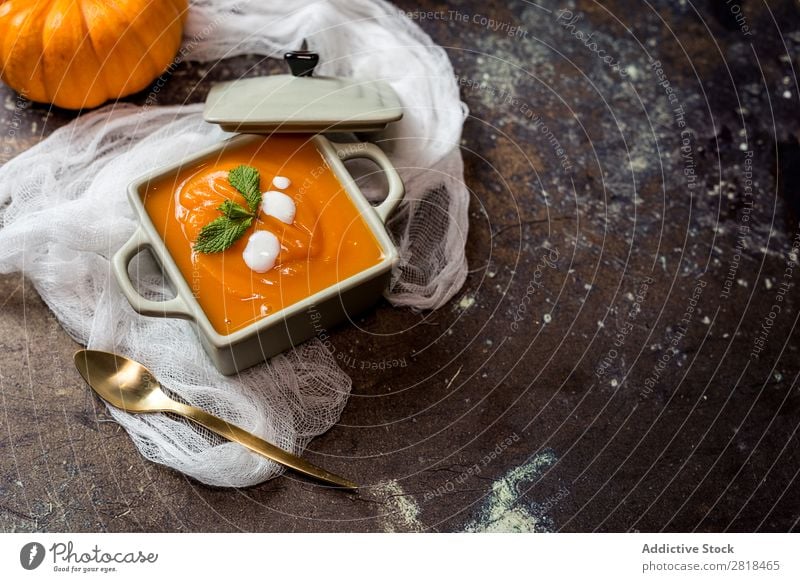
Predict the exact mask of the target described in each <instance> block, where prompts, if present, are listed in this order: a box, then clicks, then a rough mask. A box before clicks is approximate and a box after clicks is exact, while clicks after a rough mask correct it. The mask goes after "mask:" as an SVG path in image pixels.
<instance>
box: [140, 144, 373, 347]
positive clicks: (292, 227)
mask: <svg viewBox="0 0 800 582" xmlns="http://www.w3.org/2000/svg"><path fill="white" fill-rule="evenodd" d="M242 166H246V169H247V170H249V171H251V177H252V179H253V180H254V181H255V183H256V184H257V186H258V190H257V191H256V195H257V203H256V204H257V208H252V204H253V199H252V198H251V197H250V196H247V195H245V194H243V193H242V191H241V190H240V189H239V187H238V183H237V182H236V180H231V179H230V175H231V172H232V171H233V172H239V170H241V169H242ZM256 170H257V174H256V172H255V171H256ZM234 184H237V186H236V187H235V186H234ZM259 191H260V193H259ZM259 194H260V195H259ZM143 202H144V206H145V208H146V210H147V213H148V215H149V216H150V219H151V220H152V222H153V225H154V226H155V228H156V230H157V231H158V233H159V235H160V236H161V237H162V239H163V240H164V243H165V244H166V246H167V249H168V250H169V252H170V254H171V255H172V258H173V259H174V260H175V263H176V264H177V265H178V267H179V268H180V270H181V272H182V273H183V276H184V278H185V279H186V282H187V283H188V285H189V287H190V289H191V290H192V293H193V294H194V296H195V297H196V298H197V300H198V302H199V303H200V305H201V307H202V308H203V311H204V312H205V313H206V315H207V316H208V319H209V320H210V322H211V324H212V325H213V327H214V329H215V330H216V331H217V332H218V333H220V334H223V335H227V334H230V333H232V332H234V331H237V330H239V329H242V328H243V327H246V326H247V325H249V324H251V323H253V322H254V321H256V320H258V319H260V318H262V317H265V316H268V315H271V314H273V313H275V312H277V311H278V310H280V309H282V308H285V307H288V306H290V305H292V304H294V303H296V302H298V301H300V300H302V299H305V298H306V297H309V296H310V295H313V294H314V293H317V292H318V291H321V290H323V289H325V288H327V287H330V286H331V285H334V284H336V283H338V282H340V281H343V280H345V279H347V278H348V277H351V276H353V275H355V274H357V273H359V272H361V271H363V270H365V269H368V268H369V267H372V266H374V265H376V264H378V263H379V262H380V261H381V259H382V258H383V253H382V251H381V248H380V246H379V244H378V242H377V241H376V239H375V237H374V235H373V234H372V232H371V231H370V229H369V226H368V225H367V224H366V223H365V221H364V219H363V218H362V216H361V214H360V212H359V210H358V209H357V208H356V206H355V205H354V204H353V202H352V201H351V200H350V197H349V196H348V194H347V192H346V191H345V190H344V188H343V187H342V185H341V183H340V182H339V181H338V179H337V178H336V176H335V175H334V174H333V172H332V171H331V170H330V168H328V166H327V164H326V162H325V160H324V158H323V157H322V154H321V153H320V152H319V151H318V150H317V148H316V147H315V146H314V144H313V143H312V142H311V141H310V140H309V138H308V136H296V135H281V136H272V137H265V138H263V139H261V140H254V141H253V142H250V143H248V144H246V145H243V146H239V147H236V148H231V149H230V150H224V151H223V152H222V153H220V155H219V156H218V157H217V158H216V159H214V160H210V161H206V162H205V163H201V164H199V165H196V166H193V167H190V168H184V169H183V170H181V171H180V172H178V174H177V175H173V176H172V177H169V178H162V179H161V180H158V181H154V182H152V183H151V184H149V185H148V187H147V189H146V191H145V193H144V196H143ZM231 208H234V209H238V210H236V212H239V213H240V215H241V217H240V216H239V215H236V212H233V214H229V213H231V212H232V211H231V210H230V209H231ZM251 211H252V215H250V214H249V213H250V212H251ZM223 215H225V216H229V215H231V216H233V219H232V220H239V222H236V223H235V224H236V225H238V226H237V227H236V228H238V231H236V232H235V233H234V234H233V235H232V236H231V237H230V238H229V240H227V241H226V244H225V245H221V247H220V248H223V247H224V250H222V251H219V252H207V251H208V249H209V248H210V246H209V245H207V244H203V245H198V244H197V241H198V237H200V236H201V231H203V235H206V234H208V232H207V231H208V230H209V228H211V229H213V227H209V226H208V225H210V224H211V223H214V222H215V221H217V223H219V222H220V221H221V220H222V219H221V218H220V217H222V216H223ZM239 218H240V219H239ZM231 224H233V222H231ZM233 239H235V242H233V243H231V242H230V240H233ZM206 242H208V241H204V243H206ZM198 246H199V248H201V249H203V251H204V252H200V251H199V250H198V249H197V248H195V247H198ZM211 246H213V245H211Z"/></svg>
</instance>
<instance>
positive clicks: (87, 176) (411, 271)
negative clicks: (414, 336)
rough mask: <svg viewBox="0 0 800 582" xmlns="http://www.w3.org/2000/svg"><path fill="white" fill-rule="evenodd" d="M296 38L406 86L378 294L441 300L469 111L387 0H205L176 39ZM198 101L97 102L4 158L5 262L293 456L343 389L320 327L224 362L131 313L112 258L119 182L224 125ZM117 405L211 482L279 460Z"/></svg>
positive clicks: (325, 55)
mask: <svg viewBox="0 0 800 582" xmlns="http://www.w3.org/2000/svg"><path fill="white" fill-rule="evenodd" d="M303 39H306V40H307V42H308V46H309V49H311V50H314V51H316V52H318V53H319V54H320V55H321V65H320V67H319V69H318V70H319V72H320V73H321V74H326V75H336V76H345V77H354V78H357V79H382V80H384V81H386V82H388V83H389V84H391V85H392V87H393V88H394V89H395V91H396V92H397V93H398V95H399V96H400V99H401V101H402V103H403V105H404V113H405V115H404V118H403V120H402V121H401V122H399V123H396V124H394V125H393V126H392V127H391V129H390V130H388V131H387V132H386V133H384V134H382V135H381V136H379V138H378V139H379V143H380V145H381V147H383V148H384V150H385V151H386V152H387V153H388V154H389V155H390V157H391V159H392V161H393V163H394V164H395V166H396V167H397V168H398V170H399V172H400V174H401V176H402V177H403V180H404V182H405V184H406V190H407V193H406V199H405V201H404V203H403V204H402V206H401V207H400V209H399V211H398V212H397V214H396V215H395V216H394V217H393V219H392V220H391V222H390V229H391V231H392V233H393V236H394V238H395V240H396V242H397V244H398V246H399V248H400V253H401V257H402V258H401V264H400V268H399V269H398V270H397V272H396V273H395V275H394V277H393V283H392V286H391V288H390V289H389V291H388V292H387V297H388V299H389V300H390V301H391V302H392V303H393V304H395V305H405V306H410V307H412V308H420V309H427V308H436V307H438V306H440V305H442V304H443V303H444V302H445V301H447V300H448V299H449V298H450V297H452V295H453V294H454V293H455V292H456V291H457V290H458V289H459V288H460V287H461V285H462V284H463V282H464V279H465V277H466V272H467V268H466V261H465V258H464V244H465V239H466V234H467V205H468V194H467V190H466V187H465V186H464V184H463V170H462V161H461V155H460V152H459V147H458V146H459V140H460V136H461V127H462V124H463V121H464V118H465V115H466V110H465V108H464V107H463V105H462V104H461V102H460V100H459V95H458V88H457V85H456V82H455V80H454V75H453V70H452V67H451V65H450V62H449V60H448V58H447V55H446V54H445V52H444V50H443V49H442V48H440V47H438V46H436V45H434V44H433V42H432V41H431V39H430V38H429V37H428V36H427V35H426V34H425V33H423V32H422V31H421V30H420V29H419V28H418V27H417V26H416V25H415V24H414V23H412V22H411V21H409V20H407V19H406V18H404V17H403V16H402V15H401V14H400V12H399V11H398V10H397V9H396V8H394V7H393V6H391V5H389V4H387V3H385V2H374V1H368V0H346V1H345V0H342V1H336V2H308V1H306V2H277V1H276V2H266V1H261V0H259V1H252V2H246V1H241V0H239V1H233V0H198V1H196V2H193V3H192V6H191V8H190V16H189V20H188V22H187V28H186V32H185V35H184V47H183V53H184V54H185V55H186V56H185V58H186V59H189V60H196V61H216V60H219V59H223V58H226V57H230V56H234V55H240V54H253V53H254V54H260V55H265V56H273V57H278V58H279V57H281V56H282V54H283V53H284V52H285V51H287V50H291V49H297V48H299V47H300V46H301V42H302V40H303ZM167 89H168V87H165V89H164V90H167ZM201 110H202V106H201V105H199V104H198V105H186V106H174V107H160V106H149V107H144V108H143V107H138V106H133V105H128V104H114V105H110V106H106V107H105V108H103V109H100V110H98V111H96V112H92V113H87V114H84V115H82V116H81V117H80V118H78V119H76V120H75V121H74V122H72V123H70V124H69V125H67V126H65V127H62V128H60V129H59V130H57V131H55V132H54V133H53V134H52V135H51V136H49V137H48V138H47V139H45V140H44V141H42V142H41V143H40V144H38V145H36V146H34V147H33V148H31V149H30V150H28V151H26V152H24V153H22V154H21V155H19V156H18V157H16V158H14V159H13V160H11V161H9V162H8V163H7V164H5V165H4V166H3V167H2V168H0V221H1V222H0V224H2V228H0V272H2V273H11V272H17V271H22V272H23V273H24V274H25V276H26V277H28V279H29V280H30V281H32V282H33V284H34V285H35V287H36V289H37V290H38V292H39V294H40V295H41V297H42V299H43V300H44V301H45V302H46V303H47V305H48V306H49V307H50V309H52V311H53V313H55V315H56V317H57V318H58V320H59V321H60V322H61V324H62V325H63V327H64V329H65V330H66V331H67V332H68V333H69V334H70V335H71V336H72V337H73V338H75V339H76V340H77V341H78V342H81V343H83V344H85V345H87V346H88V347H89V348H95V349H103V350H109V351H114V352H118V353H121V354H124V355H126V356H129V357H131V358H134V359H136V360H138V361H140V362H142V363H143V364H144V365H145V366H147V367H148V368H149V369H150V370H151V371H152V372H153V373H154V374H155V376H156V377H157V378H159V380H160V381H161V383H162V384H163V385H164V386H165V387H166V388H168V389H169V390H170V391H172V392H174V393H176V394H178V395H179V396H180V397H181V398H183V399H184V400H186V401H187V402H189V403H190V404H194V405H196V406H199V407H201V408H203V409H205V410H207V411H209V412H211V413H212V414H215V415H217V416H220V417H222V418H224V419H226V420H228V421H229V422H232V423H234V424H236V425H239V426H241V427H242V428H244V429H245V430H248V431H251V432H253V433H255V434H257V435H259V436H261V437H262V438H265V439H266V440H268V441H270V442H272V443H274V444H276V445H278V446H279V447H281V448H283V449H286V450H288V451H291V452H293V453H295V454H300V453H302V451H303V449H304V448H305V446H306V445H307V444H308V442H309V441H310V440H311V439H312V438H313V437H314V436H316V435H319V434H321V433H323V432H325V431H326V430H328V429H329V428H330V427H331V426H333V424H334V423H335V422H336V421H337V420H338V418H339V416H340V414H341V412H342V409H343V407H344V405H345V403H346V402H347V397H348V395H349V393H350V386H351V381H350V379H349V378H348V376H347V375H346V374H345V373H344V372H342V371H341V370H340V369H339V368H338V366H337V364H336V361H335V358H334V357H332V355H331V354H330V353H329V352H328V350H327V349H326V348H325V347H324V346H323V345H322V343H321V342H320V341H319V340H317V339H315V340H311V341H309V342H307V343H306V344H304V345H302V346H300V347H298V348H296V349H295V350H292V351H289V352H287V353H285V354H283V355H280V356H278V357H275V358H273V359H272V360H270V361H269V362H268V363H265V364H262V365H258V366H255V367H253V368H251V369H249V370H247V371H245V372H243V373H242V374H240V375H238V376H233V377H225V376H222V375H221V374H219V372H217V370H216V369H215V368H214V367H213V365H212V364H211V362H210V360H209V359H208V358H207V357H206V356H205V354H204V353H203V351H202V348H201V347H200V343H199V341H198V338H197V337H196V335H195V332H194V330H193V329H192V326H191V324H190V323H187V322H185V321H180V320H175V319H161V318H154V317H144V316H140V315H138V314H137V313H135V312H134V311H133V310H132V309H131V307H130V306H129V305H128V303H127V302H126V300H125V299H124V298H123V296H122V294H121V292H120V290H119V288H118V287H117V285H116V282H115V280H114V278H113V276H112V274H111V269H110V259H111V257H112V256H113V254H114V253H115V252H116V251H117V249H119V247H120V246H121V245H122V244H123V243H124V242H125V241H126V240H127V239H128V237H129V236H130V235H131V234H132V233H133V231H134V230H135V228H136V219H135V218H134V215H133V211H132V210H131V208H130V207H129V204H128V201H127V198H126V188H127V185H128V183H129V182H130V181H131V180H132V179H134V178H136V177H137V176H139V175H141V174H143V173H145V172H148V171H150V170H152V169H153V168H155V167H158V166H160V165H163V164H168V163H172V162H175V161H177V160H180V159H181V158H183V157H185V156H187V155H190V154H192V153H195V152H197V151H198V150H200V149H201V148H203V147H206V146H208V145H210V144H213V143H216V142H218V141H220V140H221V139H224V137H226V136H225V134H224V133H223V132H222V131H221V130H220V129H219V128H217V127H216V126H213V125H210V124H207V123H204V122H203V120H202V117H201ZM131 269H132V271H133V272H134V273H135V275H136V278H137V279H138V285H139V290H140V291H141V292H143V293H144V294H145V295H147V296H149V297H151V298H159V297H161V298H163V297H166V296H168V295H169V292H168V290H167V286H166V285H165V282H164V280H163V277H162V275H161V273H160V271H159V269H158V267H157V266H156V265H155V264H154V262H153V261H152V259H151V258H149V257H148V256H147V255H146V254H145V255H140V257H139V258H137V259H136V260H135V261H134V263H133V265H132V266H131ZM64 365H65V366H67V365H70V364H69V363H67V362H65V363H64ZM109 410H110V413H111V414H112V415H113V417H114V418H115V419H116V420H117V421H118V422H119V423H120V424H121V425H122V426H123V427H124V428H125V430H126V431H127V432H128V433H129V434H130V436H131V437H132V439H133V441H134V443H135V444H136V446H137V447H138V448H139V450H140V451H141V452H142V454H143V455H144V456H145V457H146V458H147V459H150V460H152V461H155V462H157V463H162V464H164V465H167V466H170V467H173V468H175V469H177V470H179V471H182V472H184V473H186V474H187V475H190V476H192V477H194V478H196V479H198V480H200V481H202V482H203V483H207V484H209V485H216V486H233V487H243V486H248V485H253V484H256V483H260V482H262V481H264V480H266V479H269V478H272V477H274V476H276V475H277V474H279V473H280V470H281V469H280V467H279V466H278V465H276V464H275V463H272V462H270V461H267V460H265V459H263V458H262V457H260V456H258V455H255V454H252V453H250V452H248V451H246V450H245V449H244V447H241V446H240V445H237V444H234V443H230V442H227V441H224V440H223V439H219V438H216V437H215V436H213V435H211V434H209V433H208V432H207V431H205V430H204V429H201V428H199V427H197V426H195V425H193V424H191V423H188V422H184V421H182V420H180V419H176V418H170V417H168V416H166V415H160V414H152V415H138V416H136V415H129V414H126V413H123V412H121V411H119V410H117V409H114V408H112V407H110V408H109Z"/></svg>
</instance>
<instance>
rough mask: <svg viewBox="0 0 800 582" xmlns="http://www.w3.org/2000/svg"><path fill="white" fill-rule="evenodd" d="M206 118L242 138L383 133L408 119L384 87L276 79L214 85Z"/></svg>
mask: <svg viewBox="0 0 800 582" xmlns="http://www.w3.org/2000/svg"><path fill="white" fill-rule="evenodd" d="M203 117H204V118H205V120H206V121H208V122H209V123H217V124H219V125H220V126H221V127H222V129H224V130H226V131H233V132H240V133H273V132H279V133H322V132H326V131H340V132H347V131H378V130H381V129H383V128H385V127H386V125H387V124H389V123H391V122H392V121H397V120H399V119H400V118H401V117H403V111H402V108H401V106H400V100H399V99H398V97H397V94H396V93H395V92H394V90H393V89H392V88H391V87H390V86H389V85H388V84H386V83H383V82H380V81H359V80H355V79H343V78H339V77H312V76H299V77H298V76H292V75H271V76H268V77H253V78H250V79H240V80H237V81H231V82H228V83H222V84H219V85H215V86H214V87H213V88H212V89H211V91H210V92H209V94H208V98H207V99H206V107H205V110H204V112H203Z"/></svg>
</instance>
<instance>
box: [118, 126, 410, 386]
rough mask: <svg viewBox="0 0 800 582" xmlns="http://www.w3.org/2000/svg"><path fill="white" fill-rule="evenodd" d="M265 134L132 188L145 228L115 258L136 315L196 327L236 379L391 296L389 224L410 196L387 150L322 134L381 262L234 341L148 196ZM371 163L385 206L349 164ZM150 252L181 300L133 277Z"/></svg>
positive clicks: (323, 149) (322, 146) (318, 140)
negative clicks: (159, 226) (173, 250)
mask: <svg viewBox="0 0 800 582" xmlns="http://www.w3.org/2000/svg"><path fill="white" fill-rule="evenodd" d="M262 139H264V136H263V135H247V134H242V135H237V136H236V137H233V138H231V139H229V140H227V141H225V142H222V143H221V144H218V145H216V146H213V147H211V148H209V149H207V150H205V151H202V152H200V153H198V154H197V155H195V156H192V157H190V158H188V159H185V160H182V161H181V162H180V163H178V164H174V165H172V166H168V167H165V168H161V169H159V170H156V171H154V172H152V173H150V174H147V175H145V176H142V177H140V178H139V179H137V180H135V181H134V182H132V183H131V184H130V186H129V189H128V197H129V200H130V203H131V205H132V206H133V209H134V211H135V212H136V214H137V216H138V218H139V228H138V229H137V230H136V231H135V232H134V234H133V236H131V238H130V239H129V240H128V241H127V242H126V243H125V244H124V245H123V246H122V248H120V250H119V251H117V253H116V254H115V255H114V258H113V269H114V274H115V276H116V279H117V281H118V283H119V286H120V288H121V290H122V292H123V294H124V295H125V297H126V298H127V299H128V301H129V302H130V304H131V306H132V307H133V309H134V310H136V311H137V312H139V313H141V314H142V315H148V316H155V317H176V318H182V319H188V320H191V321H192V322H194V323H195V327H196V330H197V333H198V336H199V338H200V341H201V343H202V345H203V347H204V348H205V351H206V352H207V353H208V355H209V357H210V358H211V360H212V361H213V362H214V365H215V366H216V367H217V369H219V371H220V372H222V373H223V374H226V375H230V374H234V373H236V372H238V371H240V370H243V369H245V368H248V367H250V366H252V365H254V364H257V363H259V362H262V361H264V360H266V359H268V358H270V357H272V356H274V355H276V354H279V353H280V352H282V351H284V350H286V349H288V348H290V347H292V346H294V345H297V344H299V343H302V342H304V341H305V340H307V339H309V338H311V337H313V336H314V335H317V334H319V333H320V332H321V331H322V330H323V329H327V328H329V327H331V326H334V325H336V324H338V323H341V322H343V321H345V320H347V319H348V318H351V317H353V316H355V315H356V314H358V313H359V312H361V311H363V310H365V309H367V308H369V307H370V306H372V305H373V304H374V303H375V302H377V301H378V299H379V298H380V297H381V295H382V294H383V291H384V289H385V288H386V286H387V285H388V283H389V279H390V276H391V271H392V268H393V267H394V266H395V265H396V264H397V261H398V253H397V249H396V248H395V246H394V244H393V243H392V241H391V240H390V238H389V236H388V235H387V233H386V228H385V226H384V225H385V222H386V220H387V218H388V217H389V216H390V214H391V213H392V211H393V210H394V209H395V208H396V207H397V205H398V204H399V202H400V200H401V199H402V197H403V194H404V188H403V183H402V181H401V180H400V176H399V175H398V174H397V171H396V170H395V169H394V167H393V166H392V163H391V162H390V161H389V158H388V157H386V154H384V153H383V151H381V149H380V148H378V147H377V146H375V145H374V144H370V143H362V142H359V143H335V142H332V141H330V140H328V139H327V138H326V137H324V136H322V135H315V136H314V137H312V138H311V140H312V143H313V144H314V146H315V147H316V148H317V150H318V151H319V153H320V154H321V155H322V156H323V158H324V159H325V161H326V162H327V164H328V167H329V168H330V169H331V171H332V172H333V174H334V175H335V176H336V177H337V179H338V180H339V182H340V183H341V185H342V187H343V188H344V190H345V192H346V193H347V195H348V196H349V197H350V199H351V200H352V202H353V204H354V205H355V207H356V208H357V209H358V211H359V212H360V213H361V215H362V217H363V218H364V221H365V223H366V224H367V226H368V227H369V229H370V231H371V232H372V234H373V235H374V236H375V240H376V241H377V243H378V245H379V246H380V248H381V251H382V255H383V258H382V259H381V260H380V262H379V263H378V264H376V265H374V266H372V267H369V268H368V269H366V270H364V271H361V272H360V273H357V274H355V275H353V276H351V277H349V278H347V279H345V280H343V281H340V282H339V283H337V284H335V285H332V286H330V287H327V288H325V289H323V290H321V291H319V292H317V293H314V294H312V295H310V296H308V297H306V298H305V299H302V300H300V301H298V302H297V303H294V304H292V305H289V306H287V307H285V308H283V309H280V310H278V311H276V312H275V313H272V314H270V315H267V316H265V317H263V318H261V319H259V320H257V321H255V322H254V323H252V324H250V325H248V326H247V327H244V328H242V329H239V330H237V331H235V332H233V333H231V334H229V335H222V334H220V333H219V332H217V331H216V330H215V329H214V327H213V326H212V324H211V322H210V321H209V319H208V317H207V316H206V314H205V312H204V311H203V309H202V307H201V306H200V304H199V303H198V301H197V299H196V298H195V296H194V294H193V293H192V290H191V288H190V285H189V283H188V282H187V281H186V279H185V278H184V276H183V274H182V273H181V271H180V269H179V267H178V266H177V264H176V263H175V261H174V260H173V258H172V256H171V255H170V253H169V251H168V249H167V247H166V244H165V243H164V241H163V240H162V238H161V236H160V235H159V234H158V232H157V231H156V229H155V227H154V225H153V222H152V220H151V219H150V216H149V214H148V213H147V211H146V210H145V207H144V202H143V195H144V194H145V192H146V189H147V187H148V185H149V184H150V183H151V182H154V181H157V180H161V179H163V178H168V177H172V176H175V175H177V173H178V172H179V171H181V170H182V169H185V168H186V167H187V166H191V165H197V164H202V163H203V162H205V161H207V160H213V159H216V158H217V157H218V155H219V154H220V153H221V152H222V151H223V150H226V149H228V148H238V147H240V146H245V145H247V144H249V143H251V141H253V140H262ZM354 158H366V159H369V160H371V161H373V162H374V163H376V164H377V165H378V166H379V167H380V169H381V171H382V172H383V173H384V175H385V177H386V181H387V183H388V193H387V195H386V198H385V199H384V201H383V202H382V203H381V204H380V205H378V206H372V205H371V204H370V203H369V202H368V201H367V199H366V198H365V197H364V195H363V194H362V193H361V190H360V189H359V188H358V186H357V185H356V183H355V181H354V180H353V178H352V176H351V175H350V173H349V172H348V170H347V168H345V166H344V164H343V162H344V161H345V160H349V159H354ZM145 249H147V250H149V251H150V252H151V253H152V254H153V256H154V257H155V259H156V260H157V261H158V263H159V264H160V265H161V268H162V270H163V271H164V273H165V275H166V277H167V278H168V280H169V281H170V283H171V284H172V287H173V288H174V290H175V293H176V295H175V297H174V298H173V299H169V300H166V301H152V300H150V299H147V298H145V297H143V296H142V295H140V294H139V293H138V292H137V291H136V288H135V286H134V284H133V281H132V280H131V278H130V274H129V272H128V265H129V263H130V261H131V260H132V259H133V257H135V256H136V255H137V254H138V253H140V252H141V251H143V250H145Z"/></svg>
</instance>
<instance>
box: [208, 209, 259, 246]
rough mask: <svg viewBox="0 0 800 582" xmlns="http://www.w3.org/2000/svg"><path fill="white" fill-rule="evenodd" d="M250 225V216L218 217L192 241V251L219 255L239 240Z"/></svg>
mask: <svg viewBox="0 0 800 582" xmlns="http://www.w3.org/2000/svg"><path fill="white" fill-rule="evenodd" d="M223 206H224V203H223ZM240 208H241V206H240ZM251 224H253V217H252V216H246V217H244V218H230V217H228V216H220V217H219V218H216V219H214V220H213V221H211V222H209V223H208V224H207V225H205V226H204V227H203V229H202V230H201V231H200V234H199V235H197V240H196V241H194V250H195V251H197V252H199V253H220V252H222V251H224V250H225V249H227V248H229V247H230V246H231V245H232V244H233V243H235V242H236V241H237V240H239V238H240V237H241V236H242V235H243V234H244V233H245V231H246V230H247V229H248V228H250V225H251Z"/></svg>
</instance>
